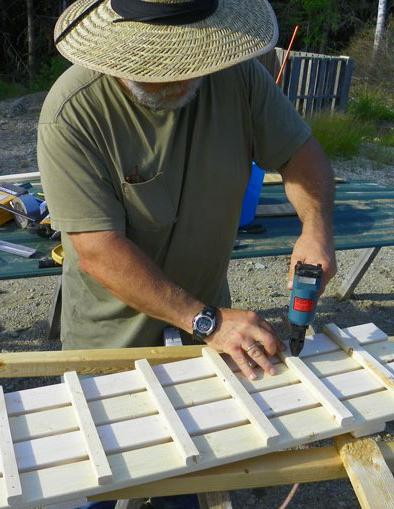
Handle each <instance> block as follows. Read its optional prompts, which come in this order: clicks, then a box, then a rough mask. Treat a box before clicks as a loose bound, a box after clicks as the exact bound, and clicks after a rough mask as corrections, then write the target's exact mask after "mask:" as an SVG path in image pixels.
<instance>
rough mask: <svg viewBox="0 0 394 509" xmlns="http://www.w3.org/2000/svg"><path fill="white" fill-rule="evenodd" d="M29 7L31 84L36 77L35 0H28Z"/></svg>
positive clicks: (27, 6)
mask: <svg viewBox="0 0 394 509" xmlns="http://www.w3.org/2000/svg"><path fill="white" fill-rule="evenodd" d="M26 8H27V48H28V69H29V83H30V85H31V84H32V82H33V79H34V70H35V40H34V7H33V0H26Z"/></svg>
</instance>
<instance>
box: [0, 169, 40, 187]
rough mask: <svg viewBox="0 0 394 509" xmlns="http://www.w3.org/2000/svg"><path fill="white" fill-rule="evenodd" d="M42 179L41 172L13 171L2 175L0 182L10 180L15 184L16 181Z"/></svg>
mask: <svg viewBox="0 0 394 509" xmlns="http://www.w3.org/2000/svg"><path fill="white" fill-rule="evenodd" d="M37 180H40V172H38V171H35V172H30V173H11V174H9V175H0V183H1V182H10V183H11V184H13V183H14V182H36V181H37Z"/></svg>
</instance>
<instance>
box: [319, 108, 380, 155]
mask: <svg viewBox="0 0 394 509" xmlns="http://www.w3.org/2000/svg"><path fill="white" fill-rule="evenodd" d="M309 122H310V125H311V127H312V131H313V134H314V136H315V137H316V138H317V139H318V140H319V142H320V144H321V145H322V147H323V148H324V150H325V151H326V153H327V154H328V155H329V156H331V157H332V156H342V157H353V156H355V155H357V154H358V151H359V149H360V145H361V143H362V142H363V141H364V140H365V139H367V138H368V137H371V136H373V135H374V134H375V132H376V131H375V128H374V126H373V125H371V124H368V123H365V122H361V121H358V120H357V119H354V118H352V117H351V116H349V115H345V114H343V113H335V114H330V113H322V114H320V115H316V116H314V117H313V118H312V119H310V121H309Z"/></svg>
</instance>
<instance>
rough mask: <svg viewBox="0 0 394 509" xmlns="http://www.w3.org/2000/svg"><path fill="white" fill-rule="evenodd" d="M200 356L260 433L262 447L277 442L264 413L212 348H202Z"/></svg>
mask: <svg viewBox="0 0 394 509" xmlns="http://www.w3.org/2000/svg"><path fill="white" fill-rule="evenodd" d="M202 354H203V357H204V358H205V359H207V360H208V361H209V362H210V363H211V365H212V366H213V368H214V370H215V371H216V374H217V376H218V377H219V378H220V380H221V381H222V382H223V383H224V384H225V386H226V388H227V390H228V391H229V393H230V394H231V396H232V397H233V398H234V399H235V400H236V401H237V403H238V404H239V405H240V407H241V409H242V411H243V412H244V413H245V416H246V417H247V419H249V421H250V422H251V423H252V424H254V426H256V428H257V429H258V430H259V431H260V434H261V436H262V438H263V443H264V445H266V446H267V447H269V446H271V445H272V444H274V443H275V442H277V441H278V438H279V433H278V432H277V431H276V429H275V428H274V427H273V426H272V424H271V423H270V421H269V419H268V418H267V417H266V416H265V414H264V412H262V411H261V409H260V408H259V407H258V405H257V404H256V402H255V401H254V400H253V398H251V397H250V395H249V393H248V391H247V390H246V389H245V387H244V386H243V385H242V384H241V382H240V381H239V380H238V378H237V377H236V376H235V375H234V373H233V372H232V371H231V369H230V368H229V367H228V366H227V364H226V363H225V362H224V360H223V359H222V358H221V357H220V355H219V354H218V353H217V352H216V351H215V350H213V349H212V348H204V349H203V351H202Z"/></svg>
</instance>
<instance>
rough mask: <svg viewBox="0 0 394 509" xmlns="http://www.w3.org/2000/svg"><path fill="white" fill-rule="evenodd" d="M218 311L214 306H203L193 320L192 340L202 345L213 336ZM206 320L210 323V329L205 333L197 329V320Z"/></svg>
mask: <svg viewBox="0 0 394 509" xmlns="http://www.w3.org/2000/svg"><path fill="white" fill-rule="evenodd" d="M217 313H218V309H217V308H216V307H214V306H205V307H204V308H203V309H202V311H200V313H198V314H197V315H196V316H195V317H194V318H193V339H194V340H195V341H197V342H198V343H204V340H205V338H207V337H208V336H210V335H211V334H213V333H214V332H215V330H216V327H217ZM201 318H208V319H210V320H211V321H212V325H211V328H210V329H209V331H207V332H203V331H201V330H199V329H198V320H199V319H201Z"/></svg>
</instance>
